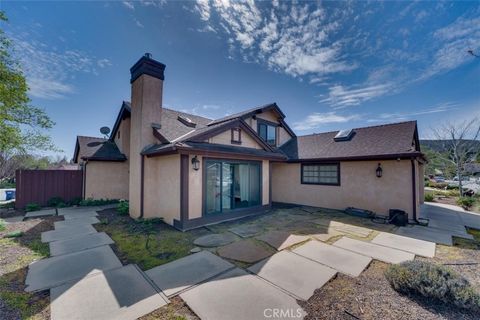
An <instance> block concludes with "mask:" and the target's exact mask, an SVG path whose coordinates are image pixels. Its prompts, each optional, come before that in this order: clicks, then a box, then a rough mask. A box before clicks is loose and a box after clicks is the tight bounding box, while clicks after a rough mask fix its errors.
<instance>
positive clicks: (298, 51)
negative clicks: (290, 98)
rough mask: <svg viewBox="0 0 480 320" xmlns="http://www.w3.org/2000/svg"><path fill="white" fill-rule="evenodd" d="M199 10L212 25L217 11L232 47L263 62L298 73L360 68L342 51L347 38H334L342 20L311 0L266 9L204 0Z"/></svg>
mask: <svg viewBox="0 0 480 320" xmlns="http://www.w3.org/2000/svg"><path fill="white" fill-rule="evenodd" d="M195 11H196V12H197V13H198V14H199V15H200V19H201V20H203V21H206V22H207V23H208V25H210V23H211V21H212V18H211V17H212V13H213V12H215V13H216V14H217V15H218V17H219V20H220V22H219V24H220V25H221V26H222V28H223V29H224V30H225V32H226V33H227V34H229V35H230V37H229V40H228V45H229V48H230V50H231V51H232V52H234V51H236V50H238V51H239V53H240V56H241V57H243V59H244V60H245V61H253V62H259V63H263V64H266V65H267V66H268V67H269V68H270V69H271V70H275V71H278V72H284V73H286V74H289V75H292V76H294V77H297V76H303V75H307V74H316V75H322V74H329V73H336V72H346V71H350V70H353V69H355V68H356V64H355V63H353V62H349V61H347V60H345V59H344V58H343V57H342V56H341V49H342V43H341V42H332V41H330V39H329V36H330V35H331V34H332V33H333V32H335V31H336V30H337V28H338V26H339V24H338V23H337V22H329V21H328V20H327V17H326V15H325V12H324V11H323V10H322V9H321V8H316V9H315V8H313V9H312V7H311V4H310V3H302V4H292V6H291V7H290V8H288V9H287V8H285V6H284V5H281V6H279V5H278V4H277V5H275V4H274V5H273V6H272V8H271V9H270V10H265V9H262V10H261V9H260V8H259V7H257V4H256V3H255V2H254V1H252V0H249V1H243V2H237V1H228V0H224V1H220V0H214V1H212V2H210V1H206V0H199V1H197V3H196V5H195ZM214 30H215V29H214ZM202 31H204V29H202Z"/></svg>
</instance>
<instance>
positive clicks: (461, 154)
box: [433, 118, 480, 197]
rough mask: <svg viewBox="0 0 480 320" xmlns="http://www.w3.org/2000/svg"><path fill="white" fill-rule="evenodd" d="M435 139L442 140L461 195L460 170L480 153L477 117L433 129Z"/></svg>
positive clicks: (473, 160)
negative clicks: (455, 173) (453, 168)
mask: <svg viewBox="0 0 480 320" xmlns="http://www.w3.org/2000/svg"><path fill="white" fill-rule="evenodd" d="M433 134H434V135H435V137H436V139H438V140H441V141H442V142H443V147H444V149H445V151H447V154H448V157H447V158H445V160H447V161H449V162H451V163H452V164H453V165H454V166H455V168H456V172H457V177H458V188H459V191H460V196H461V197H463V195H464V192H463V181H462V178H463V177H462V171H463V169H464V166H465V164H466V163H470V162H475V161H476V159H477V157H478V155H479V153H480V147H479V145H480V142H479V141H478V139H479V137H480V121H479V119H478V118H474V119H472V120H467V121H463V122H458V123H445V124H444V125H440V126H439V127H437V128H434V129H433Z"/></svg>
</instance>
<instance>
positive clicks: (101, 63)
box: [97, 59, 112, 68]
mask: <svg viewBox="0 0 480 320" xmlns="http://www.w3.org/2000/svg"><path fill="white" fill-rule="evenodd" d="M97 65H98V66H99V67H100V68H106V67H109V66H111V65H112V63H111V62H110V60H108V59H100V60H97Z"/></svg>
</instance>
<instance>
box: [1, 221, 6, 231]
mask: <svg viewBox="0 0 480 320" xmlns="http://www.w3.org/2000/svg"><path fill="white" fill-rule="evenodd" d="M3 230H5V221H4V220H3V219H0V231H3Z"/></svg>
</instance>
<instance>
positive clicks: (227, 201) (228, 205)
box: [222, 163, 233, 211]
mask: <svg viewBox="0 0 480 320" xmlns="http://www.w3.org/2000/svg"><path fill="white" fill-rule="evenodd" d="M232 187H233V165H232V164H230V163H222V210H223V211H225V210H230V209H232V191H233V188H232Z"/></svg>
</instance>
